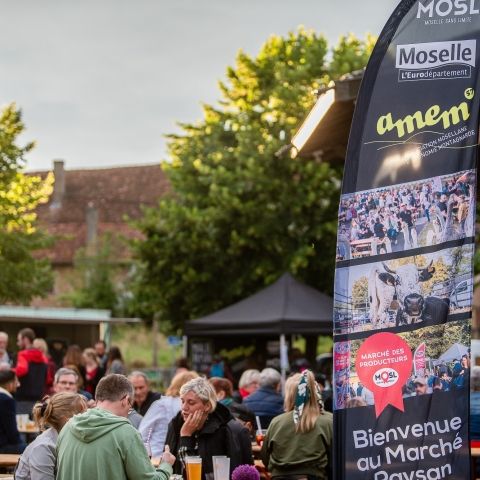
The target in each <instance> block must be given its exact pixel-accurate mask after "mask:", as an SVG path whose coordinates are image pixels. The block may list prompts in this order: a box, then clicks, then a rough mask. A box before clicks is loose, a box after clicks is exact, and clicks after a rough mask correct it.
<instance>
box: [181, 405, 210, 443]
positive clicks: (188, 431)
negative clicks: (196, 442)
mask: <svg viewBox="0 0 480 480" xmlns="http://www.w3.org/2000/svg"><path fill="white" fill-rule="evenodd" d="M207 416H208V412H206V411H204V410H196V411H195V412H192V413H190V414H188V416H187V418H186V420H185V422H184V424H183V425H182V428H181V430H180V435H181V436H182V437H191V436H192V435H193V434H194V433H195V432H196V431H198V430H201V429H202V427H203V425H204V424H205V421H206V420H207Z"/></svg>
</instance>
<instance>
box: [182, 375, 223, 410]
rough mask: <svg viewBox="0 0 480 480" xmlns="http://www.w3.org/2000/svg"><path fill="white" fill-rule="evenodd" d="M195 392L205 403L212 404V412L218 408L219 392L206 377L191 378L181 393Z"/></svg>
mask: <svg viewBox="0 0 480 480" xmlns="http://www.w3.org/2000/svg"><path fill="white" fill-rule="evenodd" d="M188 392H193V393H194V394H195V395H197V396H198V398H199V399H200V400H201V401H202V402H203V403H205V404H207V403H208V404H209V405H210V412H213V411H214V410H215V409H216V408H217V394H216V393H215V390H214V388H213V386H212V385H211V384H210V382H209V381H208V380H207V379H206V378H202V377H198V378H194V379H193V380H190V381H189V382H187V383H186V384H185V385H183V386H182V388H181V389H180V395H185V394H186V393H188Z"/></svg>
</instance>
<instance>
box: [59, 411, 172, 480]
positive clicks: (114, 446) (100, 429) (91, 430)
mask: <svg viewBox="0 0 480 480" xmlns="http://www.w3.org/2000/svg"><path fill="white" fill-rule="evenodd" d="M171 473H172V467H171V466H170V465H169V464H167V463H162V464H161V465H160V466H159V467H158V468H157V469H155V467H153V466H152V464H151V463H150V460H149V458H148V456H147V452H146V450H145V446H144V445H143V442H142V439H141V437H140V435H139V433H138V432H137V431H136V430H135V429H134V428H133V427H132V425H131V424H130V422H129V421H128V420H127V419H126V418H123V417H119V416H117V415H114V414H113V413H110V412H108V411H106V410H103V409H100V408H92V409H90V410H87V411H86V412H85V413H81V414H79V415H75V416H74V417H72V418H71V419H70V420H69V421H68V422H67V424H66V425H65V426H64V427H63V428H62V431H61V432H60V435H59V436H58V442H57V477H56V480H84V479H89V480H97V479H102V480H128V479H130V480H133V479H135V480H168V478H169V477H170V475H171Z"/></svg>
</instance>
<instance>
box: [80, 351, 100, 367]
mask: <svg viewBox="0 0 480 480" xmlns="http://www.w3.org/2000/svg"><path fill="white" fill-rule="evenodd" d="M83 356H84V357H86V358H89V359H90V360H92V361H94V362H95V363H96V364H97V365H98V357H97V352H96V351H95V350H94V349H93V348H86V349H85V350H84V351H83Z"/></svg>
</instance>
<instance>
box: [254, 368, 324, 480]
mask: <svg viewBox="0 0 480 480" xmlns="http://www.w3.org/2000/svg"><path fill="white" fill-rule="evenodd" d="M284 406H285V413H283V414H282V415H279V416H277V417H275V418H274V419H273V420H272V423H271V424H270V426H269V427H268V431H267V434H266V435H265V439H264V442H263V446H262V452H261V456H262V460H263V463H264V465H265V466H266V467H267V469H268V471H269V472H270V474H271V475H272V478H273V480H326V479H328V478H330V476H331V464H330V460H329V459H330V453H331V449H332V434H333V433H332V432H333V416H332V414H331V413H329V412H326V411H324V409H323V403H322V400H321V392H320V387H319V386H318V385H317V383H316V382H315V377H314V376H313V373H312V372H311V371H310V370H305V371H304V372H303V373H297V374H295V375H293V376H291V377H290V378H289V379H288V380H287V381H286V383H285V405H284Z"/></svg>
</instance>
